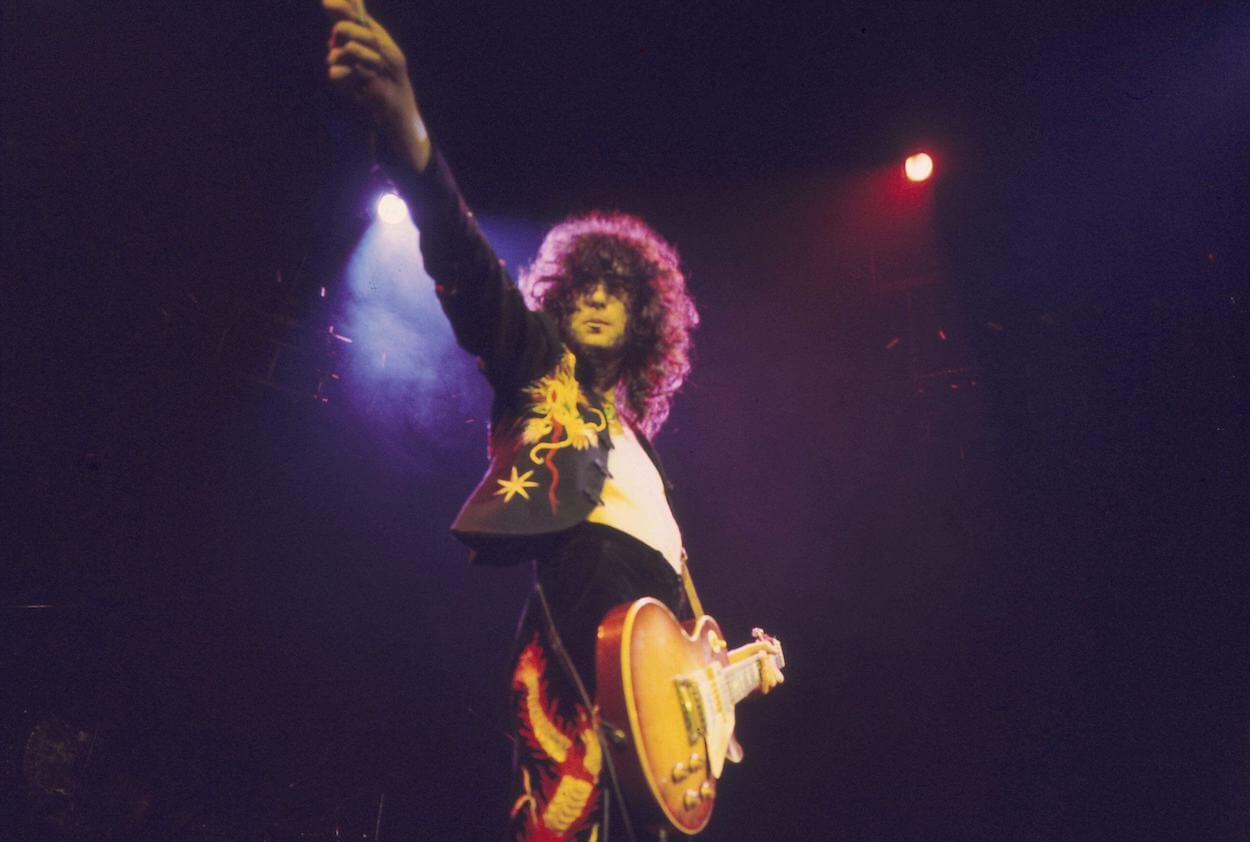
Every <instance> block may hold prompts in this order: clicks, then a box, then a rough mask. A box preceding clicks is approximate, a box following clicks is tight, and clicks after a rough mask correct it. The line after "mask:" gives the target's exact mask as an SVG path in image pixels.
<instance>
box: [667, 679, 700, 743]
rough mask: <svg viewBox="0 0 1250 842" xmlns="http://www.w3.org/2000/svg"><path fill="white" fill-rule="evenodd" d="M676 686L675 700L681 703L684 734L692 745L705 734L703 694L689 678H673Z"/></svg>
mask: <svg viewBox="0 0 1250 842" xmlns="http://www.w3.org/2000/svg"><path fill="white" fill-rule="evenodd" d="M673 684H674V685H676V687H677V701H678V702H679V703H680V704H681V715H682V716H683V717H684V718H685V720H686V736H687V737H688V738H689V739H690V744H691V745H694V744H695V743H697V742H698V741H699V740H700V739H702V738H703V737H704V736H706V735H707V719H706V718H705V716H704V713H703V694H702V693H700V692H699V687H698V685H697V684H695V682H694V681H692V680H690V679H689V678H677V679H674V680H673Z"/></svg>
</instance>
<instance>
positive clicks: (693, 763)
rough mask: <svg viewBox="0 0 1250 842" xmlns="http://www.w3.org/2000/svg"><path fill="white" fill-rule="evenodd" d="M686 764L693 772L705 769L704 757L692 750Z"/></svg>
mask: <svg viewBox="0 0 1250 842" xmlns="http://www.w3.org/2000/svg"><path fill="white" fill-rule="evenodd" d="M677 765H679V766H680V765H681V764H680V763H679V764H677ZM686 766H687V768H689V769H690V771H691V772H699V771H702V770H703V758H702V757H700V756H699V754H698V752H691V753H690V759H689V760H688V761H686Z"/></svg>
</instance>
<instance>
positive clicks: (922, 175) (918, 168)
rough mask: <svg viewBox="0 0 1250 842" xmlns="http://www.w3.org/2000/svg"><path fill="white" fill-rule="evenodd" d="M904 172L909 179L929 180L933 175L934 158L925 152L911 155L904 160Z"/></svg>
mask: <svg viewBox="0 0 1250 842" xmlns="http://www.w3.org/2000/svg"><path fill="white" fill-rule="evenodd" d="M903 172H904V173H905V174H906V175H907V180H908V181H928V180H929V177H930V176H932V175H933V159H932V158H931V157H929V155H928V153H925V152H917V153H916V154H915V155H909V156H908V157H907V160H906V161H904V162H903Z"/></svg>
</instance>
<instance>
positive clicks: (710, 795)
mask: <svg viewBox="0 0 1250 842" xmlns="http://www.w3.org/2000/svg"><path fill="white" fill-rule="evenodd" d="M595 654H596V663H595V678H596V683H597V688H598V689H597V700H596V701H597V703H598V705H599V713H600V716H601V717H602V719H603V720H605V721H606V722H607V723H610V725H611V726H614V727H616V728H617V729H619V731H618V732H617V733H616V734H615V735H614V736H615V737H616V739H611V740H608V744H609V746H610V749H609V750H610V751H611V753H612V759H613V761H614V763H615V766H616V769H617V772H618V775H619V777H620V779H621V785H622V787H623V788H624V789H625V794H626V798H627V799H628V800H629V803H630V805H631V806H632V807H634V808H635V809H636V810H637V811H638V812H639V814H640V815H641V816H642V818H643V819H644V821H645V822H646V823H647V824H648V826H650V827H653V828H668V829H672V830H676V831H678V832H681V833H684V834H687V835H694V834H696V833H698V832H699V831H701V830H702V829H703V828H704V827H705V826H706V825H707V822H708V819H710V818H711V815H712V806H713V804H714V802H715V799H716V777H717V776H718V775H719V774H720V772H721V769H722V767H723V765H724V761H725V757H726V753H727V752H728V751H729V750H730V744H731V742H732V740H733V725H734V719H733V702H732V700H722V701H727V702H728V703H727V704H718V703H717V699H716V698H715V697H717V696H720V695H724V694H723V693H721V692H719V691H718V690H717V689H716V687H717V682H716V681H715V679H714V676H715V675H716V674H718V673H719V671H720V670H721V669H723V668H724V667H725V666H727V665H728V663H729V653H728V651H727V647H726V645H725V639H724V636H723V635H722V634H721V630H720V626H718V625H717V624H716V621H715V620H713V619H712V618H711V617H707V616H704V617H700V618H699V619H698V620H697V621H693V622H691V623H687V624H685V625H684V626H683V624H681V623H678V621H677V619H676V618H675V617H674V616H673V614H672V612H670V611H669V610H668V608H667V607H665V606H664V604H663V603H661V602H660V601H659V600H656V599H651V598H646V599H640V600H637V601H636V602H632V603H627V604H625V605H618V606H617V607H616V608H614V609H612V610H611V611H609V612H608V614H607V615H606V616H605V617H604V619H603V622H602V623H601V624H600V626H599V638H598V644H597V648H596V653H595ZM622 732H624V736H623V738H621V737H622ZM735 745H736V744H735Z"/></svg>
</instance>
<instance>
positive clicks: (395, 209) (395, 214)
mask: <svg viewBox="0 0 1250 842" xmlns="http://www.w3.org/2000/svg"><path fill="white" fill-rule="evenodd" d="M377 212H378V219H380V220H382V221H383V222H386V223H388V224H390V225H398V224H399V223H401V222H404V221H405V220H407V219H408V205H406V204H405V203H404V200H403V199H401V198H399V197H398V196H396V195H395V194H394V193H383V194H382V196H381V197H380V198H379V199H378V205H377Z"/></svg>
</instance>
